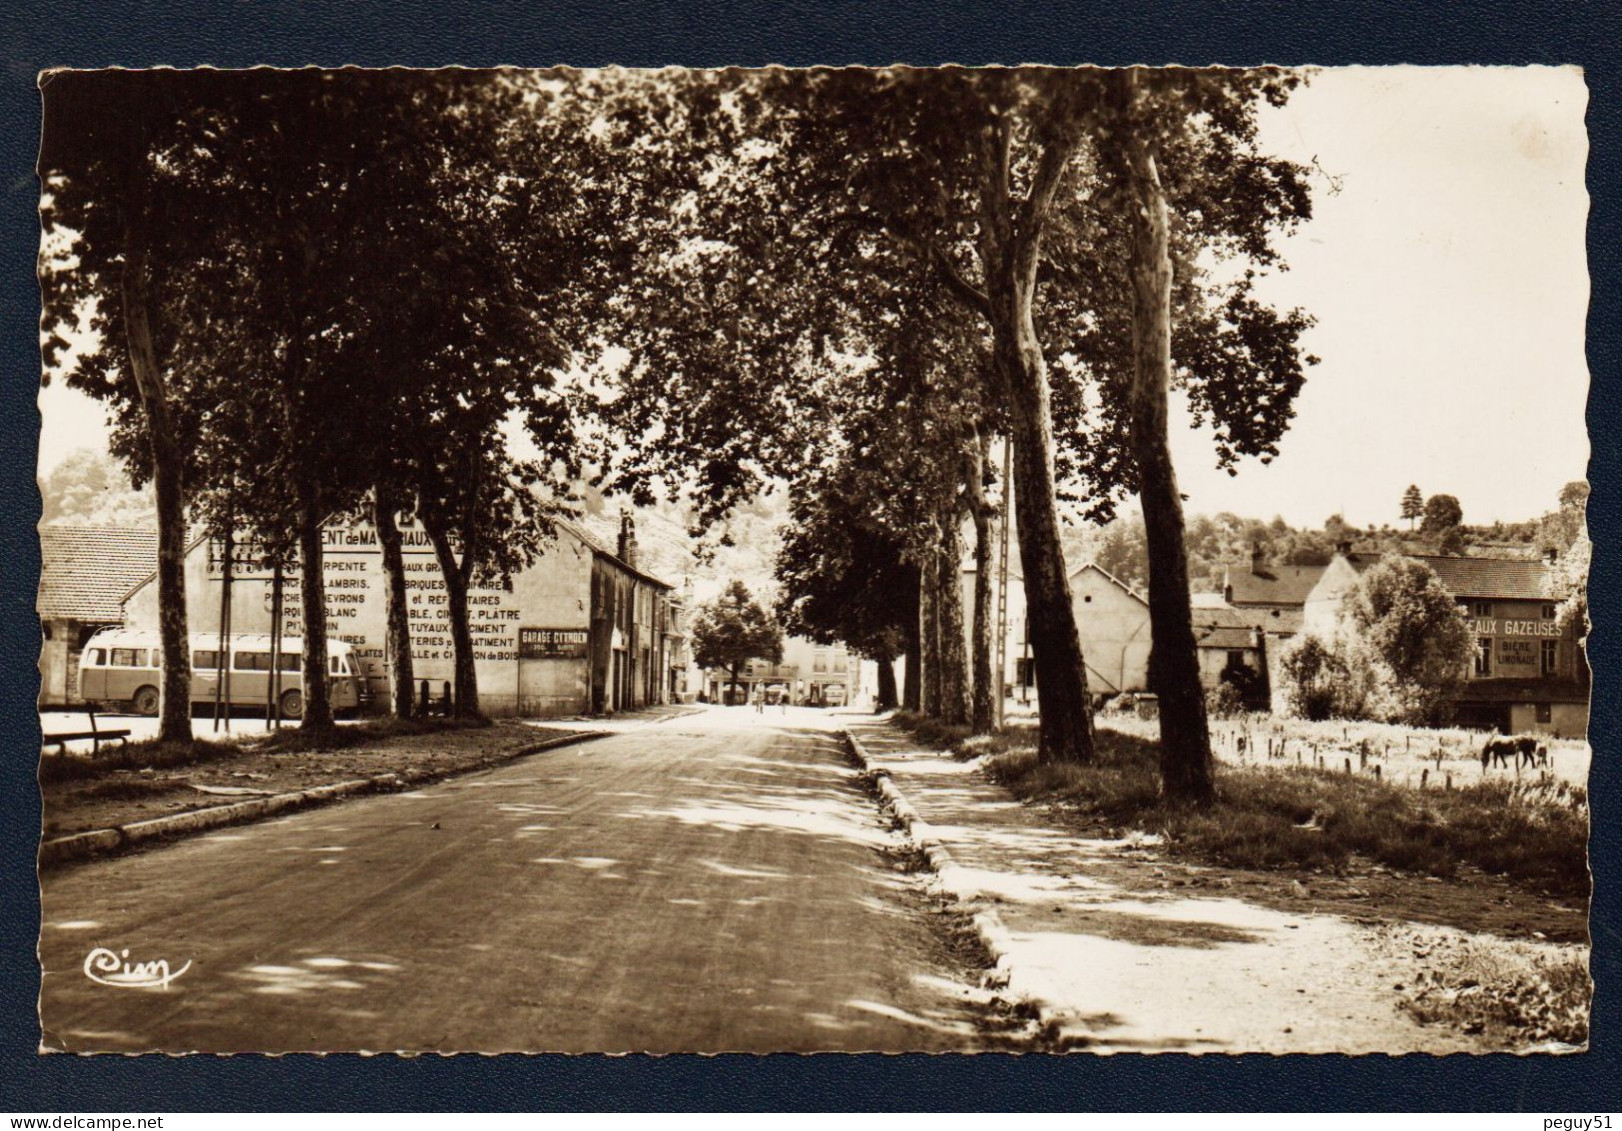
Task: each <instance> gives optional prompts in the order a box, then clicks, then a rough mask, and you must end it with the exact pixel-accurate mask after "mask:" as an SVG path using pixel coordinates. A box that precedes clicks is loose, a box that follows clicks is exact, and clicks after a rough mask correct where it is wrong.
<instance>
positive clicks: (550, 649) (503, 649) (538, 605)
mask: <svg viewBox="0 0 1622 1131" xmlns="http://www.w3.org/2000/svg"><path fill="white" fill-rule="evenodd" d="M402 535H403V539H404V542H405V546H404V550H405V576H406V589H407V615H408V617H409V618H410V625H411V645H412V651H411V655H412V663H413V667H414V670H415V676H416V678H417V679H418V680H419V681H421V680H424V679H426V680H428V681H429V682H430V684H431V693H432V694H433V695H434V696H435V697H437V696H439V695H440V694H442V692H443V685H444V684H445V683H446V682H448V681H450V680H451V679H452V678H453V647H452V642H451V634H450V618H449V601H448V598H447V596H446V591H445V581H444V577H443V575H442V574H441V573H440V570H439V563H438V560H437V559H436V558H435V556H434V553H433V549H432V547H431V545H430V544H429V541H428V538H427V535H426V534H424V533H423V532H422V531H421V530H420V529H414V528H407V529H405V530H403V531H402ZM323 556H324V561H323V562H322V574H323V577H324V579H325V592H326V611H327V631H328V633H329V634H331V636H332V637H333V638H334V639H339V640H344V641H347V642H348V643H349V644H350V645H351V646H352V647H353V649H354V653H353V654H354V655H355V657H356V658H357V659H358V660H359V661H360V663H361V665H362V667H363V669H364V671H365V674H366V678H367V684H368V686H369V687H370V689H371V691H372V693H373V695H374V696H375V697H376V698H377V699H378V701H382V699H383V698H384V697H385V695H386V692H387V687H388V677H387V669H386V667H385V661H386V655H385V647H386V633H385V609H384V582H383V566H382V556H381V552H380V549H379V547H378V544H377V534H376V531H375V530H373V529H372V528H371V527H370V526H362V525H357V526H353V527H336V526H335V527H330V528H328V529H327V531H326V532H325V547H324V551H323ZM593 558H594V554H593V552H592V549H591V547H590V546H588V545H587V544H586V543H585V542H584V541H583V540H582V539H581V538H579V537H578V536H576V535H575V534H573V533H572V532H570V531H568V530H566V529H563V528H559V530H558V531H557V535H556V539H555V541H554V542H553V543H552V545H551V546H550V547H549V549H548V550H547V551H546V553H545V554H544V555H543V556H542V557H541V558H540V559H539V560H538V561H537V562H536V563H535V564H534V565H533V566H531V567H530V568H529V569H526V570H524V571H523V572H521V573H519V574H517V575H515V576H514V577H513V579H512V583H511V586H510V587H508V588H492V587H488V586H486V587H475V588H473V589H472V590H470V592H469V595H468V604H469V610H468V612H469V627H470V629H471V632H472V635H473V640H474V648H475V651H474V657H475V660H476V663H477V669H478V680H479V699H480V704H481V706H482V707H483V709H484V711H485V712H486V713H488V714H493V715H500V714H523V715H559V714H585V713H588V712H590V711H591V710H592V697H591V678H590V651H591V649H590V644H591V639H592V638H591V628H592V624H591V614H592V610H591V605H590V602H591V594H592V582H591V578H592V563H593ZM231 572H232V583H231V608H230V616H229V623H230V629H231V631H232V632H233V633H234V634H235V633H248V632H271V631H272V617H271V613H272V604H273V600H274V597H273V588H274V587H273V580H272V579H273V574H272V571H271V570H269V569H268V568H266V567H265V565H264V563H263V562H262V561H261V560H260V559H259V557H258V555H257V554H256V552H255V550H254V547H253V546H252V544H248V545H245V546H242V547H238V548H237V549H236V550H235V552H234V553H233V555H232V571H231ZM223 578H224V563H223V552H222V546H221V545H220V543H218V542H216V541H213V540H202V541H199V542H198V543H197V544H196V545H194V546H193V547H192V549H191V550H190V551H189V552H188V554H187V556H186V592H187V599H188V608H187V618H188V622H189V624H190V627H191V630H192V631H193V632H213V631H218V630H219V629H220V627H221V613H222V610H221V599H222V593H223V590H224V584H223ZM301 582H302V577H301V575H300V572H299V570H298V569H296V568H294V569H291V570H288V571H287V574H286V576H285V578H284V580H283V587H282V630H283V633H284V634H285V635H291V636H296V635H300V634H301V633H302V627H303V626H302V619H301V616H300V607H301V605H300V601H301V591H300V590H301ZM124 606H125V623H126V624H127V625H129V626H130V627H134V628H152V629H156V628H157V625H158V615H157V613H158V610H157V586H156V584H155V583H154V582H152V581H151V580H148V581H147V582H144V583H143V584H142V585H140V586H139V587H137V588H136V589H135V590H134V591H132V592H131V593H130V595H129V596H128V598H126V600H125V602H124ZM639 698H640V697H639Z"/></svg>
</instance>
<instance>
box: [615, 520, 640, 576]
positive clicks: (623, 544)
mask: <svg viewBox="0 0 1622 1131" xmlns="http://www.w3.org/2000/svg"><path fill="white" fill-rule="evenodd" d="M619 559H620V561H622V562H624V563H625V564H626V565H628V566H630V567H631V568H632V569H635V568H636V523H635V522H634V521H633V520H632V519H631V512H629V511H624V512H622V513H621V514H620V545H619Z"/></svg>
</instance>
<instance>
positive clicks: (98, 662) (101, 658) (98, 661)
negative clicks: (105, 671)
mask: <svg viewBox="0 0 1622 1131" xmlns="http://www.w3.org/2000/svg"><path fill="white" fill-rule="evenodd" d="M85 661H86V662H87V663H89V664H90V666H91V667H93V668H102V667H106V666H107V649H105V648H92V649H90V651H88V652H86V653H85Z"/></svg>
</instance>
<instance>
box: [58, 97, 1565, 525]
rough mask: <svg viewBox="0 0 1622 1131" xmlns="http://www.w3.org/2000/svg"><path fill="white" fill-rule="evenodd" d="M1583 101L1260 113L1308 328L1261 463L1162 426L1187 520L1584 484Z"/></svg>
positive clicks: (61, 436) (1385, 101)
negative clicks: (1303, 362) (1288, 400)
mask: <svg viewBox="0 0 1622 1131" xmlns="http://www.w3.org/2000/svg"><path fill="white" fill-rule="evenodd" d="M1586 105H1587V91H1586V88H1585V86H1584V83H1583V80H1582V75H1581V72H1580V71H1578V70H1577V69H1575V68H1484V67H1474V68H1468V67H1455V68H1419V67H1410V68H1335V69H1328V70H1322V71H1318V72H1316V73H1314V75H1313V77H1312V79H1311V81H1310V83H1309V84H1308V85H1307V86H1306V87H1304V88H1301V89H1298V90H1297V91H1296V92H1295V94H1294V95H1293V96H1292V98H1291V99H1290V102H1289V104H1288V105H1287V106H1285V107H1284V108H1282V109H1278V110H1273V109H1269V108H1264V110H1263V112H1262V122H1261V140H1262V145H1263V148H1264V151H1266V152H1271V153H1274V154H1277V155H1279V156H1283V157H1288V158H1291V159H1293V160H1296V161H1299V162H1301V163H1303V164H1306V165H1310V166H1312V167H1313V168H1314V170H1315V172H1314V176H1313V178H1312V190H1313V211H1314V217H1313V219H1312V220H1311V221H1310V222H1309V223H1308V224H1306V225H1303V227H1302V228H1301V229H1300V231H1299V232H1298V233H1297V234H1296V235H1295V236H1293V237H1291V238H1289V239H1287V240H1285V241H1283V244H1282V247H1283V250H1284V257H1285V259H1286V261H1287V262H1288V263H1289V265H1290V270H1289V271H1288V272H1284V273H1280V274H1278V275H1276V276H1274V277H1272V278H1270V279H1268V280H1267V281H1266V284H1265V286H1266V289H1265V290H1264V292H1263V293H1264V295H1265V296H1266V297H1267V298H1269V299H1271V300H1272V301H1273V302H1275V303H1276V304H1278V305H1280V306H1283V307H1291V306H1299V307H1302V308H1304V309H1305V310H1307V311H1308V312H1310V313H1311V314H1312V315H1313V316H1314V317H1315V318H1316V319H1317V325H1316V326H1315V327H1314V328H1313V329H1312V330H1311V331H1310V332H1309V333H1308V335H1307V337H1306V341H1305V344H1306V348H1307V349H1308V351H1309V352H1311V353H1313V354H1316V355H1317V356H1318V357H1320V358H1321V359H1322V362H1321V364H1319V365H1317V366H1316V367H1314V368H1312V369H1310V370H1309V371H1308V374H1307V383H1306V387H1305V389H1304V390H1303V392H1302V393H1301V396H1300V397H1299V399H1298V400H1297V403H1296V409H1297V418H1296V420H1295V422H1294V423H1293V425H1292V427H1291V429H1290V432H1289V433H1288V434H1287V435H1286V436H1285V437H1284V439H1283V441H1282V443H1281V445H1280V455H1279V457H1278V458H1277V459H1275V460H1274V461H1273V462H1272V463H1271V464H1270V465H1265V466H1264V465H1262V464H1260V463H1259V462H1257V461H1255V460H1244V461H1242V462H1241V464H1240V465H1239V474H1238V475H1237V476H1232V477H1230V476H1229V475H1228V474H1227V473H1226V472H1223V471H1219V470H1217V469H1216V468H1215V466H1214V465H1215V456H1214V449H1213V446H1212V444H1211V440H1210V437H1209V435H1208V434H1201V433H1199V432H1197V431H1194V430H1192V429H1190V428H1189V427H1188V421H1187V418H1186V415H1184V417H1183V419H1182V427H1178V422H1177V420H1176V419H1175V418H1174V421H1173V448H1174V453H1173V454H1174V458H1175V460H1176V463H1177V467H1178V475H1179V480H1180V482H1181V486H1182V490H1183V492H1184V493H1185V494H1186V495H1188V497H1189V498H1188V504H1187V507H1188V510H1189V512H1190V513H1205V514H1214V513H1216V512H1218V511H1232V512H1234V513H1237V514H1242V515H1247V516H1252V517H1257V518H1263V519H1270V518H1272V517H1273V516H1274V515H1282V516H1283V517H1284V518H1285V519H1286V520H1287V521H1289V522H1291V523H1292V524H1295V525H1298V526H1311V527H1318V526H1321V525H1322V524H1323V522H1324V520H1325V519H1326V518H1328V517H1329V516H1330V515H1332V514H1343V515H1344V517H1345V518H1346V520H1347V521H1348V522H1350V523H1352V524H1354V525H1359V526H1369V525H1372V526H1378V525H1380V524H1382V523H1391V524H1392V525H1397V524H1398V522H1399V515H1398V509H1399V503H1400V500H1401V497H1402V493H1403V491H1404V490H1405V489H1406V488H1407V486H1408V485H1409V484H1410V483H1413V484H1417V485H1418V486H1419V488H1420V490H1421V491H1422V492H1423V493H1424V494H1425V495H1426V496H1430V495H1433V494H1450V495H1454V496H1456V497H1457V498H1458V499H1459V501H1460V503H1461V504H1462V506H1463V509H1464V517H1465V521H1466V522H1468V523H1473V524H1474V523H1491V522H1492V521H1494V520H1496V519H1502V520H1504V521H1519V520H1523V519H1528V518H1532V517H1535V516H1537V515H1539V514H1541V513H1543V512H1544V511H1546V510H1550V509H1552V508H1553V507H1554V506H1555V504H1556V500H1557V497H1558V494H1559V490H1560V487H1561V486H1562V485H1563V484H1565V483H1567V482H1569V481H1571V480H1574V479H1581V478H1583V477H1584V473H1585V469H1586V466H1587V462H1588V437H1587V430H1586V427H1585V423H1584V412H1585V406H1586V403H1587V397H1588V370H1587V365H1586V362H1585V359H1584V356H1583V342H1584V320H1585V318H1586V314H1587V307H1588V272H1587V266H1586V258H1585V249H1584V246H1583V238H1584V228H1585V225H1586V222H1587V212H1588V198H1587V195H1586V192H1585V189H1584V187H1583V173H1584V166H1585V164H1586V161H1587V155H1588V145H1587V138H1586V134H1585V131H1584V127H1583V112H1584V109H1585V107H1586ZM39 403H40V408H41V412H42V414H43V425H42V429H41V437H40V471H41V474H42V475H43V474H45V473H48V472H49V471H50V470H51V469H52V468H54V467H55V466H56V465H57V464H58V463H59V462H60V461H61V460H62V459H63V458H64V457H65V456H66V455H67V454H68V453H69V452H71V451H73V450H74V449H75V448H78V447H82V446H89V447H104V446H105V443H106V424H105V419H104V417H103V414H102V410H101V409H100V407H99V406H97V405H96V404H95V403H94V402H92V401H90V400H88V399H87V398H85V397H83V396H80V395H79V394H76V393H73V392H71V391H69V390H66V389H64V388H62V387H61V386H60V384H56V385H53V386H52V387H50V388H47V389H45V390H43V391H42V392H41V394H40V400H39Z"/></svg>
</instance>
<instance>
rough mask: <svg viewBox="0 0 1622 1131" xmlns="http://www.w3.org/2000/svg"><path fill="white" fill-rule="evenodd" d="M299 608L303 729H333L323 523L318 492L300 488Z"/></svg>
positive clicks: (312, 730) (316, 730)
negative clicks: (328, 683) (302, 669)
mask: <svg viewBox="0 0 1622 1131" xmlns="http://www.w3.org/2000/svg"><path fill="white" fill-rule="evenodd" d="M299 496H300V498H299V531H298V534H299V563H300V566H301V567H302V568H301V571H300V572H301V573H302V578H301V580H300V583H299V602H300V609H301V610H302V612H303V617H304V721H303V722H302V723H301V724H300V729H301V730H307V731H311V732H320V731H328V730H331V729H332V726H333V723H332V697H331V696H330V695H329V694H328V692H327V591H326V585H325V584H324V583H323V578H322V560H323V547H322V543H321V534H322V531H321V520H322V518H324V517H325V516H324V515H323V514H322V513H321V507H320V504H319V503H318V501H317V500H316V495H315V491H314V490H312V489H311V488H308V487H304V486H301V487H300V488H299Z"/></svg>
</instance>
